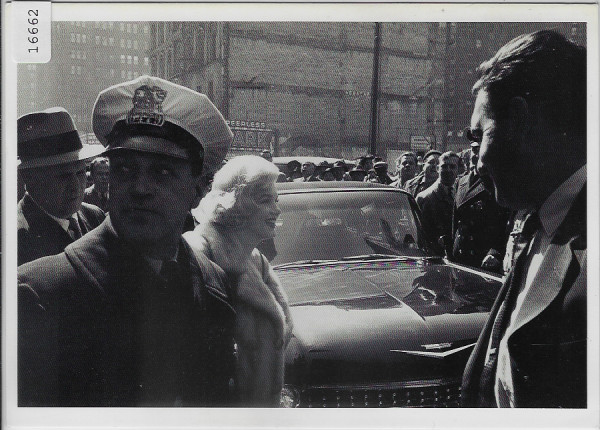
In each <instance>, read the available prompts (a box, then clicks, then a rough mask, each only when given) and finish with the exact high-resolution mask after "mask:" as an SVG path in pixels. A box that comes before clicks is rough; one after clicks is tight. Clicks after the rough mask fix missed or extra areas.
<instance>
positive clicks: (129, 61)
mask: <svg viewBox="0 0 600 430" xmlns="http://www.w3.org/2000/svg"><path fill="white" fill-rule="evenodd" d="M127 64H131V55H128V56H127Z"/></svg>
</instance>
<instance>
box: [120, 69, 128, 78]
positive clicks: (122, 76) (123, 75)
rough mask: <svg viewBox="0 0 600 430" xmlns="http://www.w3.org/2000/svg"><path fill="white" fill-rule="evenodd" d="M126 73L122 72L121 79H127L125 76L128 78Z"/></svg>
mask: <svg viewBox="0 0 600 430" xmlns="http://www.w3.org/2000/svg"><path fill="white" fill-rule="evenodd" d="M125 73H126V72H125V70H121V79H125V76H127V75H126V74H125Z"/></svg>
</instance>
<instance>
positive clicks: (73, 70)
mask: <svg viewBox="0 0 600 430" xmlns="http://www.w3.org/2000/svg"><path fill="white" fill-rule="evenodd" d="M71 74H72V75H74V74H75V66H71Z"/></svg>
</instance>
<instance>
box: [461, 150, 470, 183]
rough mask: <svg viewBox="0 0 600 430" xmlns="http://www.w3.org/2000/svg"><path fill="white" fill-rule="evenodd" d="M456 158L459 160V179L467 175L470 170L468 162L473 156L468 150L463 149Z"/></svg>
mask: <svg viewBox="0 0 600 430" xmlns="http://www.w3.org/2000/svg"><path fill="white" fill-rule="evenodd" d="M458 156H459V158H460V163H459V164H458V177H459V178H460V177H462V176H464V175H467V174H468V173H469V171H470V170H471V163H470V160H471V157H472V156H473V152H472V151H471V149H470V148H467V149H463V150H462V151H460V152H459V153H458Z"/></svg>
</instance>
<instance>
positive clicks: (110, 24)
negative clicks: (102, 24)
mask: <svg viewBox="0 0 600 430" xmlns="http://www.w3.org/2000/svg"><path fill="white" fill-rule="evenodd" d="M108 28H109V29H110V30H112V29H113V23H112V21H111V22H109V23H108Z"/></svg>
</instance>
